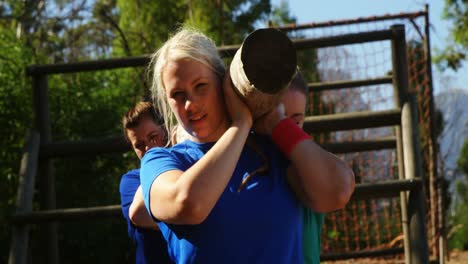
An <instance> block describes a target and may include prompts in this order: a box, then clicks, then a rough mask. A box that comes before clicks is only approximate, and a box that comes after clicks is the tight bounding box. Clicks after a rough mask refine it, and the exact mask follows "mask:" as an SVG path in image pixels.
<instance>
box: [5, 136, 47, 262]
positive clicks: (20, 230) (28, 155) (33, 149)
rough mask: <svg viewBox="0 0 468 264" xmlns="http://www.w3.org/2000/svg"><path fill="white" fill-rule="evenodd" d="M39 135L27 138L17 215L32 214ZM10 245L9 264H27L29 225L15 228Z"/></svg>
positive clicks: (19, 182)
mask: <svg viewBox="0 0 468 264" xmlns="http://www.w3.org/2000/svg"><path fill="white" fill-rule="evenodd" d="M39 141H40V138H39V133H37V132H35V131H31V132H30V133H29V134H28V135H27V136H26V142H25V144H24V150H23V157H22V158H21V166H20V171H19V181H18V194H17V197H16V213H30V212H31V210H32V200H33V196H34V183H35V179H36V172H37V161H38V156H39ZM12 233H13V234H12V239H11V245H10V254H9V258H8V263H9V264H26V261H27V256H28V254H27V252H28V244H29V225H28V224H17V225H14V226H13V230H12Z"/></svg>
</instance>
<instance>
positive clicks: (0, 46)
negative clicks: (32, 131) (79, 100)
mask: <svg viewBox="0 0 468 264" xmlns="http://www.w3.org/2000/svg"><path fill="white" fill-rule="evenodd" d="M31 57H32V56H31V50H30V49H28V48H25V47H24V46H22V44H21V42H20V41H18V39H17V38H16V36H15V34H14V33H13V32H12V31H10V30H8V29H5V28H2V27H0V124H2V129H1V130H0V131H1V132H0V182H1V183H2V184H0V225H1V226H3V227H8V226H9V223H8V219H7V217H8V216H9V215H11V214H12V213H13V209H14V205H15V200H16V191H17V189H16V188H17V185H18V172H19V166H20V161H21V152H22V147H23V142H24V138H25V136H26V133H27V131H28V129H29V124H31V121H32V117H31V108H32V101H31V97H30V95H31V93H32V91H31V86H30V84H29V83H28V81H27V80H26V79H24V78H22V77H23V76H25V72H24V70H25V66H26V65H28V64H29V63H30V62H31ZM9 242H10V229H9V228H2V229H1V230H0V263H6V262H7V261H6V258H7V257H8V250H9Z"/></svg>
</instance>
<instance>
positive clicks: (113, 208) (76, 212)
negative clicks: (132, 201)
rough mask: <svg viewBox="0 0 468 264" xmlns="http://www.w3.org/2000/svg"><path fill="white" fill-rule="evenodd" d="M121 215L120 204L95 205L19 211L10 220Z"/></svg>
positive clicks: (28, 220) (19, 222)
mask: <svg viewBox="0 0 468 264" xmlns="http://www.w3.org/2000/svg"><path fill="white" fill-rule="evenodd" d="M115 216H122V209H121V207H120V205H109V206H96V207H85V208H68V209H54V210H42V211H36V212H32V213H19V214H15V215H13V216H12V218H11V222H13V223H16V224H21V223H35V224H37V223H46V222H51V221H82V220H96V218H101V217H102V218H105V217H115Z"/></svg>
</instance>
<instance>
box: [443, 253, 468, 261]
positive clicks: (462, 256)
mask: <svg viewBox="0 0 468 264" xmlns="http://www.w3.org/2000/svg"><path fill="white" fill-rule="evenodd" d="M446 263H447V264H468V251H459V250H452V252H450V258H449V261H447V262H446Z"/></svg>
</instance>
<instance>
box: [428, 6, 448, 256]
mask: <svg viewBox="0 0 468 264" xmlns="http://www.w3.org/2000/svg"><path fill="white" fill-rule="evenodd" d="M424 11H425V15H424V21H425V22H424V23H425V25H424V35H425V38H424V51H425V52H424V55H425V60H426V71H427V73H426V74H427V79H428V88H429V98H428V100H429V117H430V120H429V129H430V137H429V140H430V142H429V157H430V159H431V160H429V186H430V187H429V188H430V197H431V209H432V210H431V222H432V233H433V234H432V235H433V238H432V239H434V240H435V239H438V243H434V245H435V248H436V254H437V257H438V259H439V263H440V264H444V263H445V219H444V217H445V208H444V207H443V199H444V197H443V196H442V188H441V187H442V185H441V183H440V182H439V181H438V180H437V155H436V153H438V150H437V149H438V146H437V144H436V142H437V135H436V134H435V129H434V122H435V111H434V109H435V107H434V86H433V79H432V63H431V61H432V56H431V38H430V30H429V29H430V21H429V5H428V4H425V6H424ZM437 194H438V201H436V199H437ZM435 209H437V210H435ZM437 231H438V232H437ZM437 235H438V236H437ZM437 244H438V246H439V247H438V248H437Z"/></svg>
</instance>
